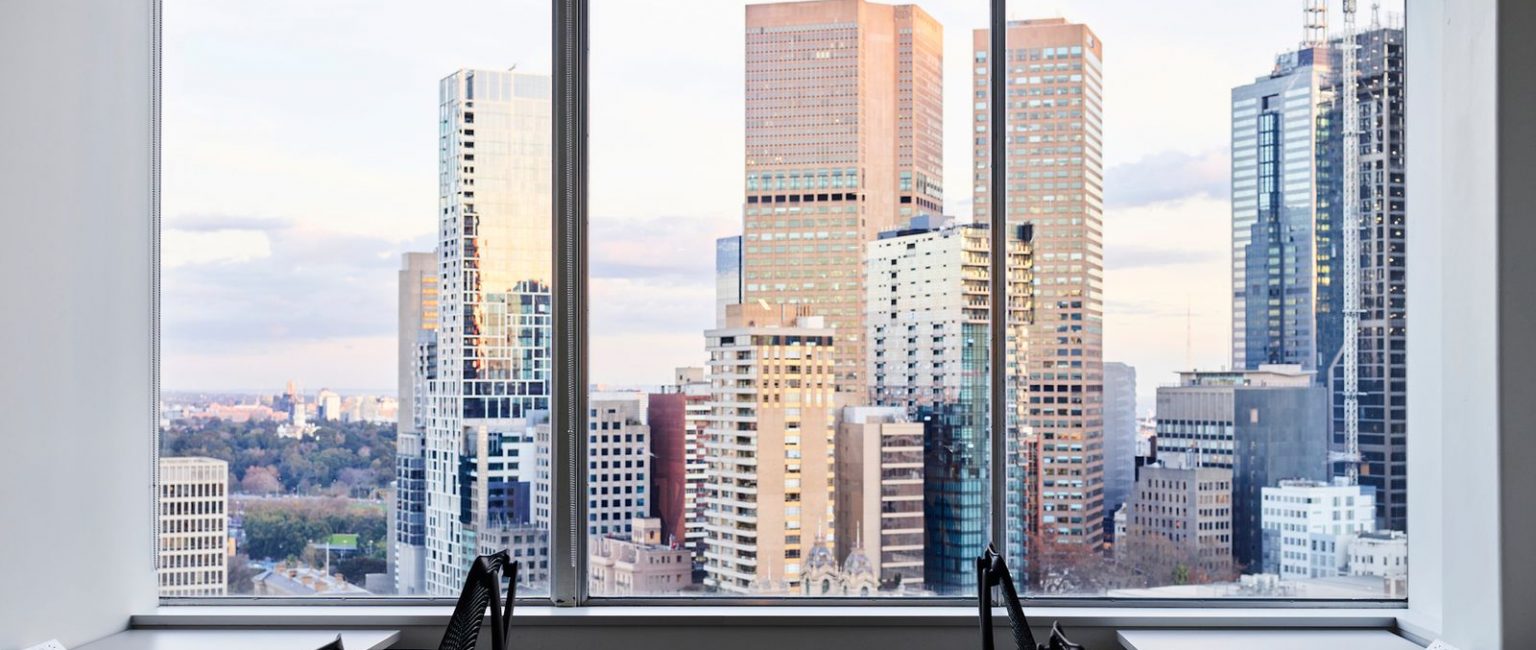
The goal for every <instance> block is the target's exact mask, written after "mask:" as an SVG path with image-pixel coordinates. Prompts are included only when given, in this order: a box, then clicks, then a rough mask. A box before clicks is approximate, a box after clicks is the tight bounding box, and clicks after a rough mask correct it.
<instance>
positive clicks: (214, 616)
mask: <svg viewBox="0 0 1536 650" xmlns="http://www.w3.org/2000/svg"><path fill="white" fill-rule="evenodd" d="M452 609H453V608H452V607H451V606H448V605H396V606H380V605H375V606H368V605H333V606H314V605H250V606H219V605H170V606H161V607H158V608H156V609H155V610H154V611H153V612H147V613H143V614H137V615H134V616H133V617H132V620H131V626H132V627H134V628H217V627H284V628H305V627H328V628H334V627H440V626H442V625H444V624H446V623H447V621H448V616H449V614H450V612H452ZM1405 611H1406V610H1404V609H1401V608H1340V607H1330V608H1297V607H1285V608H1277V607H1266V608H1237V607H1218V608H1207V607H1198V606H1193V607H1168V608H1151V607H1029V608H1025V613H1026V614H1027V615H1028V616H1029V617H1030V619H1031V621H1032V622H1040V623H1046V624H1048V622H1050V621H1058V622H1060V623H1061V625H1062V626H1063V627H1067V628H1113V629H1124V628H1230V629H1242V628H1329V629H1384V630H1396V629H1398V618H1399V617H1400V616H1401V615H1402V614H1404V613H1405ZM515 616H516V618H517V623H516V625H518V626H519V627H535V628H536V627H561V626H579V627H587V626H618V627H670V626H681V627H687V626H710V627H712V626H755V627H776V626H789V627H806V626H823V627H892V626H908V627H970V626H974V625H975V624H976V610H975V609H974V608H971V607H952V606H934V607H886V606H878V605H875V606H860V607H856V608H850V607H825V606H811V607H794V606H784V607H743V606H692V605H690V606H627V605H612V606H600V607H583V608H565V607H550V606H523V607H518V608H517V609H516V611H515ZM999 616H1001V617H1002V618H1001V619H1000V620H1002V621H1006V620H1007V619H1006V616H1003V615H1001V614H999Z"/></svg>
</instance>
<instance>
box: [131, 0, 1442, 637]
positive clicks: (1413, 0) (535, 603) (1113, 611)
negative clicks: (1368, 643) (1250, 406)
mask: <svg viewBox="0 0 1536 650" xmlns="http://www.w3.org/2000/svg"><path fill="white" fill-rule="evenodd" d="M972 1H975V2H981V1H982V0H972ZM986 1H987V2H988V3H989V6H990V12H989V25H988V28H989V30H990V32H989V33H990V43H989V51H988V54H987V56H988V59H989V60H988V61H987V62H986V65H988V66H992V65H993V64H994V63H995V62H997V61H1006V60H1007V59H1006V51H1005V50H1006V25H1007V22H1008V21H1007V7H1008V3H1009V0H986ZM1018 1H1022V0H1018ZM1445 1H1447V0H1441V2H1445ZM163 2H164V0H153V3H152V5H153V6H152V13H153V23H154V24H153V42H154V48H153V53H152V54H153V58H154V65H153V78H152V80H151V84H152V91H151V92H152V116H153V125H152V142H153V148H154V150H153V152H152V160H153V162H152V168H153V174H152V195H153V197H154V201H153V205H152V208H151V210H152V222H153V245H154V249H153V253H152V254H153V264H152V274H153V275H152V282H153V286H154V289H155V291H154V296H153V305H152V309H153V312H154V315H155V318H154V327H153V330H152V331H153V341H152V342H151V346H152V353H153V359H152V363H153V364H154V382H153V383H154V398H155V401H156V404H155V406H154V408H155V411H156V413H155V415H156V417H155V423H154V430H153V431H152V433H151V435H152V440H153V443H152V448H151V455H152V460H151V463H152V466H153V464H154V461H155V460H157V459H158V456H159V429H158V420H159V413H158V403H159V393H160V382H159V376H160V369H159V362H160V340H161V339H160V337H161V331H160V326H159V323H160V304H161V303H160V301H161V291H160V288H161V272H160V236H161V231H162V226H161V208H160V190H161V177H160V176H161V171H160V170H161V156H162V143H161V137H160V132H161V128H162V127H161V115H162V110H163V108H162V101H163V97H162V71H161V60H162V57H163V55H164V49H163V46H164V40H163V39H164V32H163V14H164V8H163ZM551 4H552V9H553V12H552V21H551V22H552V25H551V29H552V33H553V39H552V50H553V59H552V61H553V70H552V74H551V81H552V92H551V103H552V110H551V117H552V119H551V122H552V126H553V131H554V134H553V135H554V137H553V139H552V143H551V145H552V146H551V149H552V153H553V160H552V165H551V170H552V182H553V188H552V206H553V209H552V214H551V226H552V228H553V234H554V237H553V240H554V247H555V250H554V259H555V268H554V269H553V275H552V282H551V294H552V295H551V307H552V309H551V312H552V314H553V318H552V330H553V337H552V338H553V349H552V358H553V359H554V360H555V361H554V363H553V367H552V375H551V382H550V383H551V416H550V423H551V454H552V458H551V467H552V468H554V473H555V475H554V477H553V480H552V485H553V487H552V489H553V494H552V500H553V502H554V503H555V504H556V507H553V508H552V511H553V513H552V518H553V521H552V522H551V530H550V593H549V594H548V595H547V596H520V597H518V598H517V599H516V603H517V605H518V606H519V607H523V608H534V609H535V611H542V610H545V609H547V610H548V612H549V614H550V616H551V617H552V618H554V619H558V618H560V616H561V615H560V614H559V612H561V610H573V609H574V610H575V611H574V612H570V611H567V614H566V616H571V617H576V618H575V620H576V621H577V622H576V623H573V624H581V623H584V622H594V623H614V622H616V621H622V620H623V619H625V617H628V616H635V614H634V613H633V612H628V611H623V610H622V609H620V608H639V609H642V610H645V613H643V614H639V616H641V617H645V616H653V615H658V614H659V615H663V616H664V617H666V618H669V619H673V618H675V619H676V620H678V621H684V620H693V619H700V620H721V619H734V618H741V619H743V620H750V621H757V620H773V619H779V618H781V617H784V616H789V615H791V614H790V612H789V611H788V608H801V609H821V608H830V611H834V612H835V611H836V610H837V609H839V608H854V609H868V610H869V611H870V614H869V615H868V617H867V620H860V621H859V622H858V623H856V624H855V625H877V624H880V623H879V622H878V621H879V620H883V617H884V616H893V615H894V614H889V613H886V614H881V613H879V611H878V610H881V609H884V610H898V611H899V610H908V609H910V608H914V607H916V608H924V609H931V610H932V612H931V614H932V616H931V618H932V619H933V620H935V621H941V622H942V621H948V620H951V619H953V618H955V617H962V618H967V620H969V617H970V616H972V615H973V614H974V612H973V608H974V604H975V599H974V598H970V597H963V596H912V597H857V596H768V597H752V596H745V597H744V596H594V595H592V594H590V593H589V587H590V583H589V579H588V578H589V572H588V563H589V557H588V555H587V546H588V541H587V535H586V534H585V529H586V517H587V498H586V495H587V474H586V472H585V471H584V470H583V468H584V464H583V462H582V460H583V459H584V458H585V456H586V451H587V436H586V417H585V414H586V412H587V407H588V395H587V391H586V390H585V387H586V386H587V385H588V381H587V377H588V361H589V354H588V340H589V339H588V334H589V329H590V327H589V326H590V322H589V319H587V318H585V317H583V316H584V315H585V314H587V313H589V309H588V304H589V303H588V295H589V294H588V281H589V272H588V271H589V270H588V264H587V262H588V249H589V244H590V241H589V239H588V232H589V229H588V223H589V219H588V217H589V215H588V200H587V196H588V169H589V162H590V159H589V151H588V116H589V112H588V97H589V93H588V82H589V80H590V75H589V74H588V63H589V50H590V38H589V15H590V11H589V10H590V7H589V5H590V0H551ZM1404 4H1405V13H1406V9H1407V6H1409V5H1412V6H1414V7H1419V6H1420V5H1421V4H1429V0H1404ZM1408 25H1409V28H1410V31H1411V27H1412V25H1413V23H1412V22H1410V23H1408ZM1420 26H1421V27H1426V28H1428V27H1434V26H1433V25H1423V24H1421V25H1420ZM1437 35H1438V34H1437ZM1416 74H1420V75H1422V74H1425V73H1423V72H1421V73H1416ZM1006 82H1007V79H1006V75H996V74H994V75H991V77H990V78H989V92H988V101H990V102H991V105H990V106H988V122H987V129H988V131H987V132H988V134H989V137H990V135H991V134H996V133H1000V131H999V130H998V129H997V128H996V126H997V125H998V124H999V123H1000V122H1002V121H1005V120H1006V112H1007V111H1006V104H1005V103H1004V102H997V101H992V98H994V97H1000V96H1006V92H1005V89H1006ZM1411 132H1412V131H1410V133H1411ZM1410 139H1411V138H1410ZM988 145H989V147H990V150H991V158H992V160H994V161H1002V163H1001V164H1003V165H1006V161H1007V156H1006V147H1007V142H1006V139H1005V138H995V137H992V138H991V140H989V142H988ZM1422 173H1424V172H1423V171H1417V174H1422ZM1417 174H1416V175H1417ZM1006 181H1007V176H1006V173H996V174H991V175H990V178H989V180H988V194H989V196H992V197H1001V196H1004V195H1005V194H1006V192H1005V189H1006ZM1412 205H1414V204H1410V208H1411V207H1412ZM1420 210H1425V208H1422V207H1421V208H1420ZM1426 211H1427V210H1426ZM1416 216H1417V217H1419V218H1420V219H1424V218H1426V217H1428V218H1430V219H1433V218H1435V215H1434V214H1429V215H1424V214H1416ZM1419 227H1420V228H1424V226H1422V225H1421V226H1419ZM990 235H991V245H992V247H993V250H1000V249H1003V248H1006V241H1007V239H1006V238H1007V229H1003V228H994V229H991V232H990ZM1420 256H1422V257H1426V258H1427V257H1430V256H1429V255H1426V254H1425V251H1419V252H1418V255H1417V256H1415V255H1410V262H1409V264H1410V265H1411V268H1412V265H1413V260H1414V259H1415V258H1416V257H1420ZM1006 259H1007V258H1006V256H1002V255H995V256H991V259H990V264H991V273H992V275H993V277H1004V276H1006V275H1007V274H1006V269H1005V264H1006ZM1430 261H1431V260H1428V259H1426V260H1424V262H1425V263H1423V266H1424V267H1428V266H1429V264H1428V262H1430ZM1432 261H1433V262H1434V263H1435V264H1436V265H1438V263H1439V261H1440V260H1439V259H1438V257H1436V258H1435V259H1433V260H1432ZM1436 270H1438V267H1436ZM989 291H990V300H991V305H990V319H991V322H993V323H996V322H998V321H999V320H1000V319H1002V318H1005V317H1006V306H1007V300H1006V291H1007V283H1005V282H994V283H990V285H989ZM1415 313H1422V312H1415ZM989 336H990V344H991V345H992V346H993V349H997V348H998V347H1002V346H1006V332H1005V331H1004V329H1003V328H997V327H992V328H990V332H989ZM1421 344H1422V342H1418V341H1416V344H1415V346H1410V348H1411V349H1417V347H1418V346H1419V345H1421ZM1437 352H1438V351H1437ZM1410 354H1412V353H1411V352H1410ZM1421 354H1422V353H1421ZM1007 371H1008V368H1007V365H1006V364H1001V363H997V364H990V367H989V375H990V376H989V379H990V383H989V399H991V400H992V401H993V403H994V404H995V403H1003V402H1004V401H1006V399H1007ZM988 418H989V422H988V424H989V428H990V430H991V431H1002V430H1005V429H1006V419H1007V411H1006V409H989V415H988ZM1418 428H1419V427H1410V428H1409V438H1410V441H1411V440H1413V439H1414V435H1413V432H1414V431H1415V430H1416V429H1418ZM1421 435H1424V434H1421ZM990 443H991V447H992V452H991V457H992V458H993V459H997V458H1002V457H1004V456H1006V438H1005V437H1004V436H995V435H993V436H990ZM561 468H564V475H563V476H562V473H561V471H559V470H560V469H561ZM155 482H156V483H158V474H156V477H155ZM1006 483H1007V477H1006V472H999V471H993V472H991V480H990V486H989V487H990V490H989V492H990V498H991V499H992V503H1002V502H1004V501H1005V500H1006ZM562 502H563V503H565V504H566V506H565V507H559V506H558V504H560V503H562ZM156 503H157V501H156V500H155V499H153V498H152V499H151V508H154V507H156ZM1423 507H1425V506H1421V508H1423ZM1410 512H1412V511H1410ZM1435 514H1436V515H1437V516H1438V513H1435ZM153 520H154V519H153V517H152V521H153ZM989 520H990V522H991V528H992V530H991V531H990V533H991V534H990V539H991V541H992V543H993V544H994V545H995V546H997V547H998V548H1006V544H1005V539H1004V536H1005V535H1004V533H1003V531H1004V530H1005V529H1006V519H1005V509H1003V508H992V511H991V513H989ZM156 527H157V526H156V525H152V526H151V531H152V535H155V536H156V540H157V536H158V530H155V528H156ZM156 544H158V541H156ZM1412 549H1413V546H1412V545H1410V553H1412V552H1413V551H1412ZM1434 550H1435V551H1436V552H1441V549H1438V548H1436V549H1434ZM1413 557H1414V558H1415V559H1414V561H1413V562H1410V565H1409V585H1410V593H1409V596H1407V597H1404V598H1397V599H1391V598H1368V599H1296V598H1187V599H1183V598H1119V597H1111V596H1049V595H1046V596H1040V595H1030V594H1021V598H1022V600H1023V601H1025V604H1026V605H1027V606H1028V607H1029V608H1031V609H1036V608H1049V609H1052V610H1055V611H1059V612H1061V613H1062V614H1064V615H1065V616H1061V617H1060V618H1062V619H1063V620H1073V619H1076V620H1080V621H1082V623H1080V624H1081V625H1088V626H1091V625H1094V624H1096V622H1098V623H1100V624H1106V625H1108V624H1109V623H1103V622H1104V621H1118V622H1124V621H1149V623H1143V624H1155V625H1162V626H1169V625H1177V626H1181V627H1243V626H1245V625H1244V622H1245V621H1246V622H1247V623H1248V624H1249V626H1251V625H1252V624H1255V623H1256V622H1260V621H1266V620H1267V622H1268V624H1269V625H1271V626H1272V625H1273V623H1274V621H1275V620H1278V619H1281V618H1291V619H1294V620H1296V621H1303V622H1304V623H1300V624H1297V626H1310V627H1353V628H1381V627H1386V626H1385V625H1383V624H1382V623H1381V619H1383V618H1391V619H1393V620H1395V618H1396V617H1395V616H1393V615H1390V614H1384V613H1381V612H1382V611H1383V610H1391V611H1394V612H1407V611H1409V610H1411V609H1413V608H1412V607H1411V605H1410V598H1411V597H1412V594H1413V593H1414V592H1413V590H1412V587H1411V585H1413V584H1414V579H1413V576H1414V567H1415V566H1422V563H1423V562H1424V558H1422V557H1420V556H1418V555H1414V556H1413ZM1438 564H1439V563H1438V562H1437V563H1436V565H1437V566H1435V567H1434V568H1437V569H1438V568H1439V567H1438ZM456 599H457V596H456V595H452V596H450V595H425V596H372V595H370V596H345V595H333V596H308V597H294V596H247V595H237V596H216V597H159V605H160V610H158V611H157V612H156V613H153V614H141V615H136V616H135V617H134V623H133V624H134V625H135V626H139V625H153V626H165V627H177V626H192V627H196V626H207V625H219V624H226V625H227V624H228V623H219V622H217V621H224V620H226V617H229V616H233V617H234V618H235V620H237V621H238V624H241V625H248V624H256V625H260V624H261V623H254V622H253V621H257V620H258V619H260V618H261V617H272V618H273V620H274V621H275V622H272V623H268V624H272V625H277V624H290V623H284V622H283V621H291V620H293V619H294V618H295V616H296V615H295V614H294V613H293V611H292V610H289V609H288V608H290V607H294V606H303V607H311V606H321V607H323V608H342V607H347V608H363V609H364V610H366V609H367V608H372V607H379V608H386V609H382V610H381V611H378V612H377V614H376V613H374V612H369V613H366V614H362V615H358V614H353V613H348V614H339V615H337V616H334V617H333V616H327V615H320V616H319V617H317V618H322V619H324V620H323V621H321V622H319V623H317V624H336V623H335V621H336V620H338V619H348V618H349V617H359V616H361V619H363V620H365V619H366V618H367V617H369V616H374V615H380V616H391V618H390V619H389V620H395V619H394V618H393V616H394V615H391V614H388V611H389V609H392V608H400V607H410V606H414V607H418V608H420V607H423V606H430V607H432V608H434V609H433V612H432V613H431V614H428V615H424V616H425V618H424V619H423V620H427V619H432V620H435V619H436V618H437V617H439V616H440V615H442V616H444V617H445V614H444V612H446V611H447V610H448V609H449V608H451V607H452V603H453V602H454V601H455V600H456ZM226 607H228V608H231V610H234V609H240V608H247V611H249V613H250V618H247V617H246V615H244V614H231V613H229V612H230V611H231V610H225V611H219V610H221V609H222V608H226ZM758 607H772V608H785V609H784V610H782V611H780V612H775V613H768V614H751V613H746V608H758ZM949 608H958V609H957V610H956V611H950V610H949ZM604 609H607V610H608V612H609V613H604V614H598V612H601V611H603V610H604ZM1211 609H1214V610H1230V611H1231V612H1232V615H1231V616H1214V617H1212V616H1202V615H1199V614H1190V613H1188V612H1190V611H1193V610H1211ZM178 610H180V611H179V612H178ZM584 610H585V611H584ZM959 610H963V613H960V612H959ZM1158 610H1170V611H1171V612H1172V613H1170V614H1163V615H1158V614H1151V615H1149V614H1150V613H1152V612H1157V611H1158ZM1350 610H1357V611H1354V612H1351V611H1350ZM333 611H334V610H333ZM395 611H399V610H395ZM1250 611H1252V612H1269V611H1274V612H1277V613H1276V614H1275V615H1274V616H1273V617H1270V616H1269V615H1267V614H1265V615H1257V616H1247V615H1246V614H1245V613H1246V612H1250ZM1320 611H1321V612H1322V613H1319V612H1320ZM588 612H590V613H588ZM1279 612H1285V613H1279ZM1169 616H1172V617H1175V618H1174V619H1173V620H1176V621H1177V622H1176V623H1174V622H1170V619H1169V618H1168V617H1169ZM861 618H864V617H861ZM211 621H214V622H211ZM358 624H375V625H388V624H390V623H389V622H388V621H383V620H380V621H372V622H371V623H358ZM557 624H560V625H564V624H569V623H557ZM664 624H665V623H664ZM943 624H948V623H943ZM1127 625H1128V626H1135V624H1134V623H1128V624H1127Z"/></svg>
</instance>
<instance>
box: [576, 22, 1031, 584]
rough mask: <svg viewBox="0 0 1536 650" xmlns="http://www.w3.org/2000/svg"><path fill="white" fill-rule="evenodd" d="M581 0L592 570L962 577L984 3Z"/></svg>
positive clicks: (980, 410) (977, 374)
mask: <svg viewBox="0 0 1536 650" xmlns="http://www.w3.org/2000/svg"><path fill="white" fill-rule="evenodd" d="M592 15H593V37H592V42H593V49H592V98H593V101H592V126H591V129H592V160H593V163H592V242H591V245H592V251H593V253H592V266H591V272H592V310H593V319H592V332H591V333H592V362H591V376H592V380H593V381H594V382H596V384H597V385H598V388H597V390H596V391H595V392H593V393H592V409H593V413H592V416H593V428H592V430H591V431H589V434H590V435H589V438H588V444H589V445H590V446H591V447H592V449H591V453H590V458H589V464H588V472H589V473H588V478H589V480H590V490H591V492H590V495H589V498H590V500H589V506H590V515H589V522H588V524H589V530H588V533H589V534H590V535H591V536H592V537H591V543H590V546H591V550H592V553H591V558H590V564H589V566H590V570H591V592H592V594H593V595H595V596H640V595H706V596H757V597H762V596H771V597H778V596H854V597H857V596H898V595H901V596H920V595H932V594H971V593H974V584H975V576H974V571H975V568H974V560H975V558H976V556H977V555H979V554H980V553H981V551H982V549H983V548H984V547H985V544H986V540H987V538H988V513H989V508H988V501H989V494H990V492H989V487H988V486H989V477H990V475H991V473H990V470H989V464H988V457H989V443H988V440H989V436H988V434H987V431H988V428H987V393H988V385H989V384H988V374H987V369H988V364H989V362H990V360H991V358H992V354H991V351H990V347H989V345H988V334H987V332H988V325H987V323H988V308H987V305H988V302H987V300H988V296H987V287H988V284H989V280H988V268H987V265H988V259H989V251H990V247H989V239H988V232H989V231H988V230H987V229H986V228H984V227H978V226H976V225H974V224H971V223H970V222H971V219H970V212H971V210H970V206H969V202H970V196H969V194H968V192H965V191H958V190H961V189H963V188H967V187H969V186H970V185H971V183H972V175H973V173H974V172H973V171H972V169H971V168H970V167H971V165H970V160H969V143H970V142H971V140H972V139H973V138H974V137H976V136H975V133H974V125H973V124H972V118H971V111H972V105H973V103H974V101H975V100H974V99H973V98H972V96H971V95H972V91H971V88H970V84H971V68H972V63H971V56H972V54H971V51H970V49H969V43H968V42H967V39H965V38H963V37H958V38H957V37H956V36H955V34H957V33H958V34H962V35H963V34H965V33H966V32H967V31H968V30H970V29H972V28H974V27H979V26H982V25H984V24H985V22H986V19H987V13H986V4H985V3H984V2H980V1H979V0H959V1H956V0H944V1H937V2H927V3H921V4H920V5H912V4H888V3H880V2H863V1H860V0H833V1H826V2H761V3H759V2H752V3H740V2H737V3H732V2H715V1H709V0H700V1H695V2H673V3H668V4H667V9H666V10H665V11H658V10H657V8H656V7H655V6H647V5H643V4H635V3H629V2H618V1H609V0H596V1H594V2H593V3H592ZM946 30H948V32H947V33H948V35H949V37H948V38H947V39H946ZM946 186H947V187H950V188H952V189H951V192H950V194H949V195H948V196H947V197H946V194H945V192H944V188H945V187H946ZM946 200H947V201H948V203H946ZM954 215H959V218H956V217H955V216H954ZM1008 255H1009V258H1010V260H1011V261H1012V262H1013V263H1014V264H1015V268H1016V272H1015V274H1014V276H1013V278H1012V279H1013V280H1014V281H1015V285H1016V286H1015V287H1014V289H1015V291H1016V292H1017V293H1018V294H1019V295H1020V296H1027V294H1028V292H1029V290H1030V284H1029V280H1028V273H1029V270H1028V264H1029V243H1028V242H1027V241H1026V240H1020V239H1017V238H1015V240H1014V241H1012V242H1011V243H1010V245H1009V249H1008ZM1018 304H1019V306H1020V309H1019V310H1017V313H1016V317H1017V318H1018V319H1019V321H1020V322H1022V320H1023V319H1025V318H1027V309H1025V308H1024V307H1025V306H1026V305H1027V299H1021V300H1020V302H1019V303H1018ZM647 452H649V453H647ZM647 472H648V474H647Z"/></svg>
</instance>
